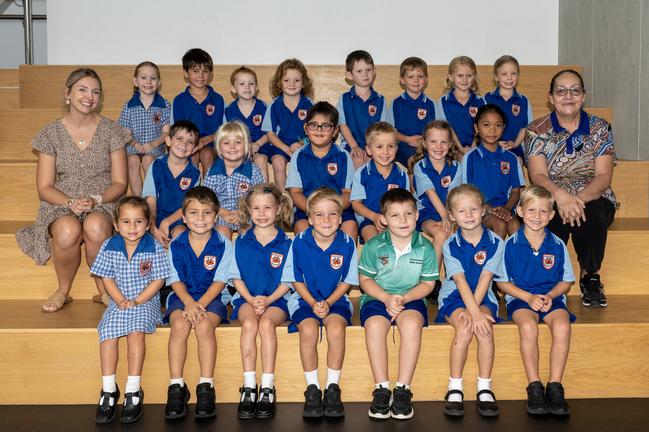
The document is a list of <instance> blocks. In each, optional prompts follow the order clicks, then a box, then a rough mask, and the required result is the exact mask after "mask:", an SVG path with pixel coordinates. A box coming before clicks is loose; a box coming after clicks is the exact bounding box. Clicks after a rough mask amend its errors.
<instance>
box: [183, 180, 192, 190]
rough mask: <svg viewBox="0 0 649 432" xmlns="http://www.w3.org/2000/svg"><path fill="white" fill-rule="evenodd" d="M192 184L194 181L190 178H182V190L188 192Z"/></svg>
mask: <svg viewBox="0 0 649 432" xmlns="http://www.w3.org/2000/svg"><path fill="white" fill-rule="evenodd" d="M191 184H192V179H191V178H189V177H181V178H180V188H181V189H182V190H187V188H188V187H189V186H191Z"/></svg>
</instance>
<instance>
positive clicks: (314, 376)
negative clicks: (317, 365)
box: [304, 369, 320, 390]
mask: <svg viewBox="0 0 649 432" xmlns="http://www.w3.org/2000/svg"><path fill="white" fill-rule="evenodd" d="M304 379H306V385H307V386H310V385H311V384H313V385H315V386H316V387H318V390H320V381H319V380H318V369H316V370H312V371H310V372H307V371H304Z"/></svg>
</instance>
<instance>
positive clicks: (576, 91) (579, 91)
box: [553, 86, 584, 96]
mask: <svg viewBox="0 0 649 432" xmlns="http://www.w3.org/2000/svg"><path fill="white" fill-rule="evenodd" d="M553 92H554V94H555V95H557V96H565V95H567V94H568V92H570V94H571V95H573V96H581V95H583V94H584V89H583V87H579V86H575V87H570V88H566V87H557V88H555V89H554V90H553Z"/></svg>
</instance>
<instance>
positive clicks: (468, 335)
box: [455, 326, 473, 347]
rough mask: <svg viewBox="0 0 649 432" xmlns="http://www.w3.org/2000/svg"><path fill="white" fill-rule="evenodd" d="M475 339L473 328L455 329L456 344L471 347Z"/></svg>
mask: <svg viewBox="0 0 649 432" xmlns="http://www.w3.org/2000/svg"><path fill="white" fill-rule="evenodd" d="M472 339H473V331H472V330H471V327H470V326H468V327H467V328H464V327H462V326H458V327H455V342H456V343H457V344H458V345H460V346H467V347H468V346H469V344H470V343H471V340H472Z"/></svg>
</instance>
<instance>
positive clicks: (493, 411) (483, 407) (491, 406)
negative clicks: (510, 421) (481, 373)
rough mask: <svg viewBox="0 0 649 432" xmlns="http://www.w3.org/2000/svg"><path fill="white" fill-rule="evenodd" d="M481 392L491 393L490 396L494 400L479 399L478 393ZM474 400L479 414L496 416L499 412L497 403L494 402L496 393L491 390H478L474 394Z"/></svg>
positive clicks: (480, 393)
mask: <svg viewBox="0 0 649 432" xmlns="http://www.w3.org/2000/svg"><path fill="white" fill-rule="evenodd" d="M482 394H488V395H491V397H492V398H494V401H493V402H491V401H481V400H480V395H482ZM476 402H477V404H478V412H479V413H480V415H481V416H483V417H497V416H498V415H499V414H500V410H499V409H498V404H497V403H496V395H495V394H494V392H492V391H491V390H487V389H484V390H480V391H479V392H478V394H477V395H476Z"/></svg>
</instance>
